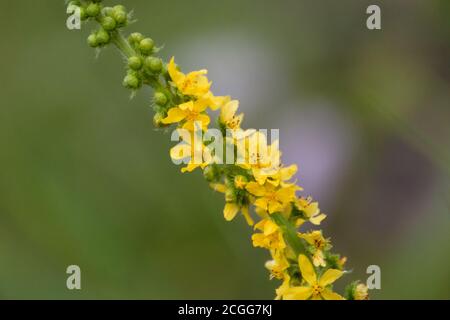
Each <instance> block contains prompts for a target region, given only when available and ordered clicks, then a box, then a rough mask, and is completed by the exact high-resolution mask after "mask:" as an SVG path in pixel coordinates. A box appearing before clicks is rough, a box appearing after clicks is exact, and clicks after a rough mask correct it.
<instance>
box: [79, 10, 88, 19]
mask: <svg viewBox="0 0 450 320" xmlns="http://www.w3.org/2000/svg"><path fill="white" fill-rule="evenodd" d="M87 18H89V17H88V15H87V13H86V9H85V8H83V7H80V20H81V21H85V20H86V19H87Z"/></svg>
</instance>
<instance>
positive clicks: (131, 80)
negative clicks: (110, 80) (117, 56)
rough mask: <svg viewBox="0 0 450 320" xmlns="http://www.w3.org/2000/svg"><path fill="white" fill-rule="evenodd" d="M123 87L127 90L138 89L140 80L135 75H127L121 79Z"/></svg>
mask: <svg viewBox="0 0 450 320" xmlns="http://www.w3.org/2000/svg"><path fill="white" fill-rule="evenodd" d="M123 86H124V87H125V88H128V89H139V87H140V86H141V80H140V79H139V77H138V76H137V75H136V74H135V73H129V74H127V75H126V76H125V78H124V79H123Z"/></svg>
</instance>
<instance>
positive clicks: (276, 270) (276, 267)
mask: <svg viewBox="0 0 450 320" xmlns="http://www.w3.org/2000/svg"><path fill="white" fill-rule="evenodd" d="M272 257H273V260H269V261H267V262H266V264H265V267H266V268H267V269H268V270H269V271H270V278H271V279H272V278H277V279H284V276H285V270H286V269H287V268H289V262H288V260H287V259H286V256H285V255H284V251H283V250H272Z"/></svg>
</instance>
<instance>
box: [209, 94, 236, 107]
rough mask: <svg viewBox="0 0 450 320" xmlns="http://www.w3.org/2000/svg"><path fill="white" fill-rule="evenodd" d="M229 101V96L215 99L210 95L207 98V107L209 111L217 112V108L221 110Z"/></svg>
mask: <svg viewBox="0 0 450 320" xmlns="http://www.w3.org/2000/svg"><path fill="white" fill-rule="evenodd" d="M230 99H231V97H230V96H223V97H221V96H219V97H215V96H213V95H212V94H211V95H210V97H209V100H210V101H211V103H210V104H209V107H210V108H211V110H217V109H219V108H222V107H223V106H224V105H225V104H226V103H228V102H229V101H230Z"/></svg>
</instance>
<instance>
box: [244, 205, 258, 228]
mask: <svg viewBox="0 0 450 320" xmlns="http://www.w3.org/2000/svg"><path fill="white" fill-rule="evenodd" d="M241 211H242V214H243V215H244V218H245V220H246V221H247V223H248V225H249V226H252V225H253V224H254V223H255V222H254V221H253V219H252V217H251V216H250V213H249V212H248V207H247V206H244V207H242V208H241Z"/></svg>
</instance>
